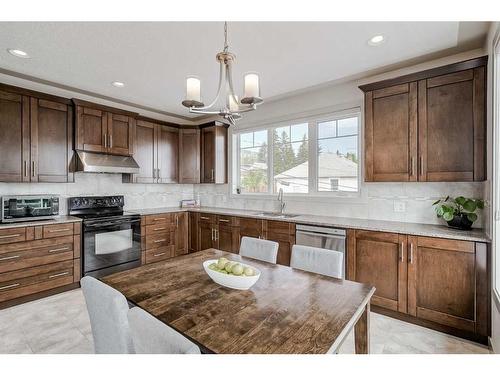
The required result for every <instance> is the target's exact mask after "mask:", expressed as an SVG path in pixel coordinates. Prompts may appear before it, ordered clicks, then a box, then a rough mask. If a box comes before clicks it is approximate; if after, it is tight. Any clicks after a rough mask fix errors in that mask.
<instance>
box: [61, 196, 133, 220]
mask: <svg viewBox="0 0 500 375" xmlns="http://www.w3.org/2000/svg"><path fill="white" fill-rule="evenodd" d="M124 204H125V200H124V198H123V195H111V196H92V197H71V198H69V199H68V210H69V215H71V216H76V217H79V218H82V219H83V220H90V219H100V218H115V217H116V218H118V217H128V216H138V215H137V214H135V213H132V212H127V211H123V206H124Z"/></svg>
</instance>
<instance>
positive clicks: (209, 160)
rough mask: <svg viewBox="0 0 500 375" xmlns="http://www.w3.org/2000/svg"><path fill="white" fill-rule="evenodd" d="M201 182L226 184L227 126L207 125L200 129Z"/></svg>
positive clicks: (216, 123) (220, 124)
mask: <svg viewBox="0 0 500 375" xmlns="http://www.w3.org/2000/svg"><path fill="white" fill-rule="evenodd" d="M201 182H202V183H216V184H225V183H227V125H225V124H222V123H218V122H215V123H212V124H207V125H205V126H203V127H202V129H201Z"/></svg>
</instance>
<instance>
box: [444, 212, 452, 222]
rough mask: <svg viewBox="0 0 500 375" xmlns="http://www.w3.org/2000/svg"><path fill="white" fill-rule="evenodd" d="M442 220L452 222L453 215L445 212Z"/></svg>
mask: <svg viewBox="0 0 500 375" xmlns="http://www.w3.org/2000/svg"><path fill="white" fill-rule="evenodd" d="M443 219H445V220H446V221H451V220H453V214H452V213H451V212H445V213H444V214H443Z"/></svg>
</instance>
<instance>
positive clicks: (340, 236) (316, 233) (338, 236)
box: [295, 230, 346, 240]
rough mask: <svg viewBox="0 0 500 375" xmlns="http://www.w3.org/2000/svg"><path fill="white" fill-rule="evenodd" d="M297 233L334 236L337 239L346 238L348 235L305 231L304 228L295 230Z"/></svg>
mask: <svg viewBox="0 0 500 375" xmlns="http://www.w3.org/2000/svg"><path fill="white" fill-rule="evenodd" d="M295 234H296V235H298V234H306V235H309V236H318V237H324V238H333V239H336V240H345V239H346V236H345V235H344V236H343V235H335V234H326V233H318V232H309V231H304V230H297V231H296V232H295Z"/></svg>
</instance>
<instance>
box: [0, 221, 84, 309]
mask: <svg viewBox="0 0 500 375" xmlns="http://www.w3.org/2000/svg"><path fill="white" fill-rule="evenodd" d="M80 256H81V223H80V222H76V223H74V222H69V223H59V224H45V225H36V226H24V227H14V228H2V229H0V308H5V307H9V306H13V305H16V304H19V303H24V302H27V301H30V300H33V299H37V298H41V297H44V296H47V295H50V294H55V293H58V292H61V291H65V290H69V289H74V288H77V287H78V286H79V284H78V282H79V281H80V276H81V264H80Z"/></svg>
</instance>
